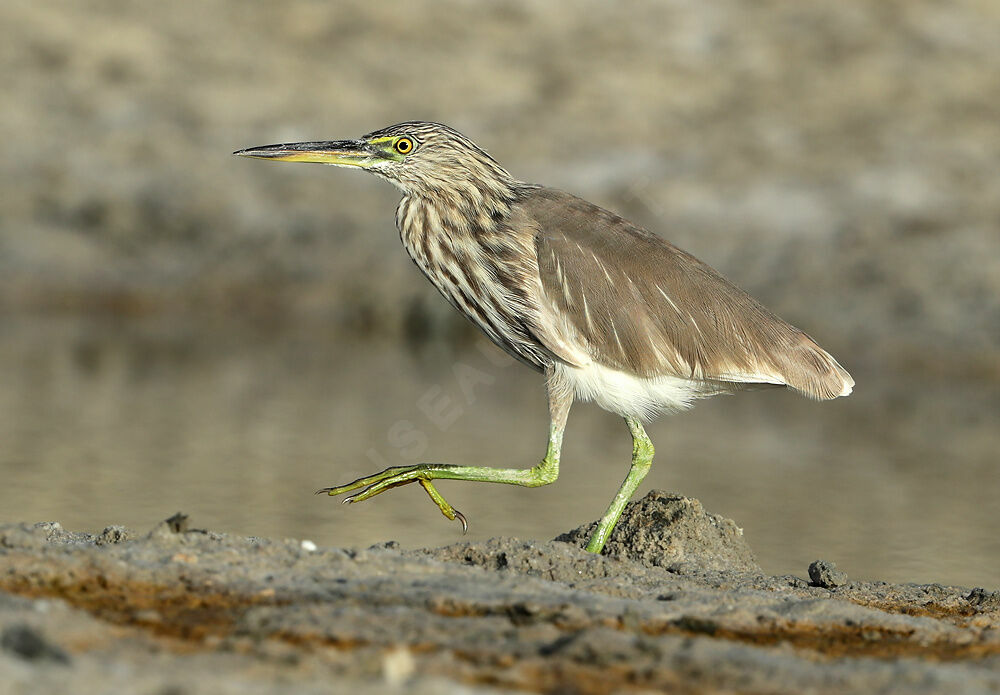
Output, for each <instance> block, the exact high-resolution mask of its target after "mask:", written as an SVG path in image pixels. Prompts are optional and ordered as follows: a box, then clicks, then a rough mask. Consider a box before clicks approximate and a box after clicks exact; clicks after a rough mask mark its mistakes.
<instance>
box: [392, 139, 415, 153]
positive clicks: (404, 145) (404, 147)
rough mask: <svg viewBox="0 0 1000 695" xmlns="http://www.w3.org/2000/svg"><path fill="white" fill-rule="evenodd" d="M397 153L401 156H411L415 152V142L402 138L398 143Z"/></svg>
mask: <svg viewBox="0 0 1000 695" xmlns="http://www.w3.org/2000/svg"><path fill="white" fill-rule="evenodd" d="M395 147H396V151H397V152H399V153H400V154H409V153H410V152H412V151H413V140H410V138H400V139H399V140H397V141H396V145H395Z"/></svg>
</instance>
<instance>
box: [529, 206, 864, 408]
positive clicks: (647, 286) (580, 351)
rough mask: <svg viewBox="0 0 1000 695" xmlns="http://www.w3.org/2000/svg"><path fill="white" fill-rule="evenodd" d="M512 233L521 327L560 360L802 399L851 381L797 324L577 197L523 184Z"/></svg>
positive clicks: (835, 391) (844, 390)
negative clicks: (528, 294)
mask: <svg viewBox="0 0 1000 695" xmlns="http://www.w3.org/2000/svg"><path fill="white" fill-rule="evenodd" d="M512 226H514V227H515V228H519V229H521V230H530V231H531V233H533V234H534V235H535V248H536V252H537V260H538V272H539V279H540V286H539V288H538V290H537V291H538V292H539V296H538V297H537V300H538V305H539V306H540V307H541V309H540V312H539V314H538V316H537V317H535V319H534V324H535V325H533V326H532V330H533V332H534V333H535V335H536V336H537V337H538V338H539V339H540V340H541V342H542V343H543V344H544V345H545V346H546V347H547V348H548V349H549V350H551V351H552V352H553V353H555V354H556V355H557V356H559V358H560V359H563V360H564V361H566V362H568V363H570V364H575V365H577V366H579V365H580V364H585V363H588V362H596V363H598V364H600V365H602V366H606V367H611V368H613V369H618V370H621V371H625V372H628V373H631V374H634V375H637V376H643V377H649V378H655V377H657V376H664V375H669V376H676V377H682V378H688V379H694V380H704V381H718V382H726V383H730V384H777V385H787V386H789V387H791V388H793V389H796V390H798V391H801V392H802V393H804V394H805V395H808V396H811V397H813V398H820V399H825V398H835V397H837V396H841V395H846V394H848V393H850V390H851V387H852V386H853V384H854V380H853V379H852V378H851V376H850V375H849V374H848V373H847V372H846V371H845V370H844V369H843V367H841V366H840V365H839V364H838V363H837V361H836V360H835V359H834V358H833V357H832V356H830V355H829V354H828V353H827V352H826V351H824V350H823V349H822V348H820V347H819V345H817V344H816V342H815V341H813V340H812V338H810V337H809V336H808V335H806V334H805V333H803V332H802V331H800V330H799V329H798V328H795V327H794V326H791V325H790V324H788V323H786V322H785V321H783V320H781V319H780V318H778V317H777V316H775V315H774V314H773V313H771V312H770V311H768V310H767V309H765V308H764V307H763V306H761V305H760V304H759V303H758V302H757V301H756V300H754V299H753V298H752V297H750V296H749V295H748V294H747V293H746V292H744V291H743V290H741V289H739V288H738V287H736V286H735V285H733V284H731V283H730V282H729V281H727V280H726V279H725V278H723V277H722V276H721V275H720V274H719V273H717V272H716V271H715V270H713V269H712V268H711V267H709V266H708V265H706V264H705V263H702V262H701V261H699V260H698V259H696V258H695V257H694V256H691V255H690V254H688V253H686V252H684V251H682V250H680V249H678V248H677V247H675V246H673V245H671V244H669V243H667V242H666V241H664V240H663V239H661V238H660V237H658V236H655V235H653V234H650V233H649V232H647V231H645V230H643V229H640V228H638V227H636V226H635V225H632V224H631V223H629V222H627V221H626V220H624V219H622V218H621V217H619V216H617V215H615V214H613V213H611V212H608V211H607V210H604V209H602V208H600V207H598V206H596V205H593V204H591V203H588V202H587V201H584V200H581V199H580V198H576V197H574V196H571V195H569V194H567V193H563V192H561V191H555V190H552V189H547V188H536V189H531V190H530V191H529V192H528V193H527V194H526V195H525V197H524V198H523V200H521V201H520V202H519V203H517V204H516V205H515V209H514V210H513V219H512Z"/></svg>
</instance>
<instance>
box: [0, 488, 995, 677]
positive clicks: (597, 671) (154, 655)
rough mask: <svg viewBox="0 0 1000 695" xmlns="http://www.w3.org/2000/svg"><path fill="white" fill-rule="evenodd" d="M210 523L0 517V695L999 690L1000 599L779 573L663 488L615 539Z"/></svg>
mask: <svg viewBox="0 0 1000 695" xmlns="http://www.w3.org/2000/svg"><path fill="white" fill-rule="evenodd" d="M196 525H197V524H196V523H194V522H189V521H188V520H187V519H186V518H185V517H184V516H183V515H177V516H175V517H172V518H171V519H169V520H167V521H164V522H163V523H161V524H159V525H158V526H156V527H155V528H154V529H153V530H152V531H151V532H148V533H136V532H134V531H130V530H127V529H124V528H120V527H111V528H108V529H105V531H104V532H103V533H100V534H97V535H91V534H81V533H72V532H69V531H66V530H65V529H63V528H62V527H61V526H60V525H59V524H56V523H42V524H35V525H34V526H31V525H23V524H22V525H17V524H7V525H4V526H2V527H0V589H2V591H3V593H0V633H2V638H0V639H2V648H0V691H2V692H4V693H7V692H10V693H28V692H30V693H62V692H67V691H68V690H72V691H73V692H79V693H89V692H95V693H96V692H123V691H126V690H127V691H128V692H136V693H173V694H178V693H229V692H232V693H237V692H239V693H266V692H288V691H289V689H294V690H295V692H303V693H311V692H347V691H351V692H358V693H375V692H408V693H440V692H442V691H445V690H446V691H447V692H453V693H463V692H467V693H494V692H508V691H528V692H547V693H608V692H623V693H625V692H664V691H666V692H675V691H676V692H699V693H736V692H739V693H764V692H767V693H801V692H810V693H844V692H856V693H866V694H870V693H907V694H910V695H913V694H920V693H940V692H945V691H947V692H949V693H980V692H982V693H986V692H996V691H997V690H998V689H1000V629H998V628H1000V593H998V592H996V591H988V590H986V589H983V588H962V587H954V586H941V585H936V584H931V585H891V584H886V583H882V582H875V583H868V582H855V581H851V580H850V579H849V578H848V577H846V576H844V574H843V573H841V572H838V571H837V570H836V568H834V567H832V566H831V564H830V563H826V562H823V561H817V562H815V563H813V565H812V566H810V567H809V568H808V572H806V568H803V576H802V577H796V576H779V577H772V576H766V575H764V574H763V573H762V572H761V571H760V570H759V568H758V567H757V566H756V564H755V563H754V560H753V554H752V552H751V551H750V549H749V548H748V547H747V546H746V544H745V542H744V541H743V539H742V533H741V531H740V529H739V528H737V527H736V525H735V524H734V523H733V522H731V521H729V520H726V519H722V518H720V517H717V516H713V515H710V514H708V513H706V512H705V511H704V509H703V508H702V506H701V504H700V503H699V502H698V501H697V500H693V499H689V498H684V497H678V496H674V495H670V494H667V493H662V492H656V491H654V492H652V493H650V494H649V495H647V496H646V497H645V498H643V499H641V500H639V501H637V502H634V503H632V505H630V507H629V509H628V510H626V513H625V515H624V516H623V518H622V522H621V523H620V525H619V528H618V529H617V530H616V532H615V534H614V536H613V537H612V540H611V541H610V542H609V544H608V547H607V549H606V551H605V554H604V555H602V556H593V555H590V554H588V553H585V552H584V551H582V550H581V548H580V547H579V540H580V539H581V538H583V537H584V535H585V530H584V529H577V530H576V531H574V532H571V533H569V534H567V535H566V536H564V537H561V538H560V539H556V540H553V541H548V542H529V541H522V540H517V539H512V538H497V539H493V540H490V541H487V542H483V543H472V544H469V543H464V544H456V545H452V546H447V547H443V548H437V549H424V550H415V551H402V550H400V549H398V548H397V547H396V546H395V544H393V543H391V542H390V543H386V544H384V545H380V546H374V547H371V548H367V549H342V548H317V547H315V545H314V544H312V543H311V542H310V541H307V540H302V541H300V540H280V541H279V540H268V539H262V538H241V537H236V536H230V535H225V534H219V533H214V532H212V531H208V530H203V529H198V528H195V526H196ZM806 574H808V576H809V579H806V578H805V575H806Z"/></svg>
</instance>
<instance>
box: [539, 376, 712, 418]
mask: <svg viewBox="0 0 1000 695" xmlns="http://www.w3.org/2000/svg"><path fill="white" fill-rule="evenodd" d="M553 379H554V380H556V381H557V382H558V383H559V384H560V385H561V386H563V387H564V388H568V389H571V390H572V391H573V393H574V395H575V396H576V397H577V398H579V399H580V400H584V401H594V402H595V403H597V405H599V406H601V407H602V408H604V409H605V410H607V411H610V412H612V413H617V414H619V415H622V416H624V415H631V416H633V417H637V418H641V419H644V420H648V419H651V418H653V417H655V416H657V415H659V414H661V413H666V414H670V413H677V412H680V411H682V410H687V409H688V408H690V407H691V406H693V405H694V401H696V400H698V399H699V398H707V397H708V396H715V395H718V394H722V393H730V392H731V389H728V388H726V386H725V385H724V384H721V383H713V382H705V381H698V380H695V379H684V378H682V377H676V376H658V377H653V378H644V377H638V376H633V375H632V374H627V373H626V372H622V371H618V370H617V369H611V368H609V367H603V366H601V365H599V364H595V363H593V362H591V363H590V364H587V365H584V366H581V367H573V366H570V365H567V364H564V363H557V364H556V365H555V366H554V373H553Z"/></svg>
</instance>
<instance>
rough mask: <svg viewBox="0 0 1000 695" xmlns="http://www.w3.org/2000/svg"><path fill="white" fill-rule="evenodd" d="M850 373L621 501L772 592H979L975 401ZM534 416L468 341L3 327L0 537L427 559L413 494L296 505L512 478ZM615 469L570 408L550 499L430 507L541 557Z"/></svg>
mask: <svg viewBox="0 0 1000 695" xmlns="http://www.w3.org/2000/svg"><path fill="white" fill-rule="evenodd" d="M838 357H843V358H844V359H843V361H844V363H845V364H846V365H848V366H849V367H850V366H852V361H851V359H850V355H842V356H838ZM852 371H854V375H855V377H856V379H857V381H858V388H857V390H856V392H855V395H853V396H852V397H851V398H848V399H840V400H838V401H834V402H830V403H823V404H818V403H811V402H808V401H805V400H803V399H801V398H798V397H796V396H794V395H793V394H789V393H785V392H780V391H774V392H757V393H751V394H743V395H740V396H737V397H733V398H717V399H713V400H711V401H708V402H704V403H702V404H700V405H699V407H697V408H696V409H695V410H694V411H692V412H691V413H687V414H684V415H682V416H678V417H674V418H665V419H661V420H659V421H657V422H656V423H654V424H652V425H651V426H650V427H649V433H650V436H651V437H652V438H653V441H654V443H655V444H656V446H657V458H656V461H655V462H654V466H653V470H652V472H651V473H650V475H649V477H648V478H647V480H646V483H645V485H644V486H643V487H642V488H641V489H640V494H641V493H644V492H645V490H647V489H649V488H650V487H657V488H663V489H668V490H673V491H679V492H683V493H684V494H687V495H690V496H693V497H698V498H700V499H701V500H702V501H703V502H704V504H705V507H706V508H707V509H709V510H710V511H712V512H714V513H718V514H722V515H724V516H728V517H731V518H733V519H735V520H736V521H737V523H738V524H739V525H740V526H742V527H743V528H744V530H745V533H746V534H747V536H748V538H749V541H750V543H751V546H752V547H753V548H754V549H755V551H756V552H757V554H758V559H759V560H760V562H761V564H762V565H763V566H764V568H765V569H766V570H768V571H770V572H773V573H783V572H794V573H796V574H798V575H800V576H804V575H805V570H806V566H807V564H808V563H809V562H810V561H812V560H814V559H817V558H824V559H828V560H833V561H835V562H836V563H838V565H839V567H840V568H841V569H844V570H845V571H847V572H848V573H849V574H850V575H851V576H853V577H856V578H876V579H884V580H889V581H921V582H927V581H938V582H943V583H959V584H965V585H983V586H987V587H991V588H998V587H1000V515H998V513H997V511H998V500H1000V465H998V463H997V451H998V445H1000V435H998V434H997V431H998V428H997V422H996V413H997V412H1000V394H998V389H997V385H996V384H987V385H982V384H976V383H971V382H970V383H955V382H954V381H947V382H944V381H942V382H941V383H933V382H928V381H926V380H922V381H918V380H916V379H914V378H911V377H909V376H907V375H906V374H902V373H893V372H891V371H889V370H888V368H886V367H883V368H882V369H881V370H879V371H876V370H871V373H865V372H864V371H858V370H857V369H853V370H852ZM546 417H547V416H546V409H545V399H544V392H543V387H542V381H541V378H540V377H538V376H537V375H536V374H534V373H532V372H530V371H529V370H527V369H525V368H524V367H522V366H520V365H516V364H510V363H508V362H507V361H505V360H504V359H501V357H500V353H499V351H497V350H496V349H495V348H492V347H491V346H489V345H487V344H483V345H480V344H474V345H472V346H470V347H469V348H468V349H464V350H462V351H461V352H457V353H456V352H454V351H452V350H450V349H448V348H446V347H444V346H441V345H437V344H431V345H429V346H423V347H420V348H417V347H414V346H402V345H400V344H399V343H398V342H396V341H392V340H386V339H383V340H370V341H363V342H359V341H356V340H354V341H349V340H344V339H343V337H341V336H337V335H335V334H333V333H331V332H330V331H328V330H327V331H324V330H322V329H318V328H317V327H316V326H308V325H296V326H282V327H276V326H263V327H248V326H246V325H239V326H227V325H218V324H211V325H210V322H208V321H206V322H205V323H198V322H188V323H169V322H162V321H161V322H154V323H139V322H125V321H80V320H68V319H51V318H50V319H38V318H31V319H29V318H12V317H9V316H8V317H3V318H2V322H0V477H2V479H3V481H4V484H3V485H2V486H0V519H2V520H3V521H26V522H35V521H43V520H46V521H49V520H51V521H59V522H61V523H62V524H63V525H64V526H66V527H68V528H71V529H75V530H91V531H93V530H100V529H101V528H103V527H104V526H107V525H110V524H124V525H126V526H129V527H132V528H135V529H138V530H145V529H148V528H149V527H151V526H152V525H153V524H154V523H156V522H157V521H159V520H160V519H163V518H165V517H166V516H169V515H170V514H172V513H173V512H175V511H178V510H182V511H184V512H186V513H188V514H190V515H191V516H192V521H193V523H194V525H195V526H198V527H206V528H211V529H215V530H222V531H229V532H233V533H238V534H243V535H261V536H270V537H282V536H292V537H302V538H311V539H313V540H314V541H316V542H317V543H320V544H329V545H366V544H371V543H376V542H379V541H383V540H388V539H396V540H399V541H400V542H401V543H403V544H404V545H406V546H417V545H441V544H447V543H452V542H455V541H459V540H461V538H462V536H461V530H460V527H459V525H458V524H457V523H450V522H448V521H447V520H445V519H444V518H443V517H442V516H441V515H440V514H439V513H438V512H437V510H436V509H435V508H434V507H433V506H432V505H431V503H430V502H429V501H428V500H427V499H426V498H425V496H424V494H423V492H422V491H421V490H420V489H419V488H416V487H413V488H403V489H401V490H396V491H393V492H391V493H390V494H387V495H383V496H381V497H379V498H376V499H374V500H371V501H369V502H366V503H364V504H360V505H353V506H351V507H346V506H343V505H340V504H338V502H337V500H335V499H331V498H328V497H325V496H314V495H313V494H312V492H313V491H314V490H315V489H317V488H319V487H322V486H326V485H331V484H335V483H342V482H346V481H348V480H351V479H353V478H355V477H358V476H361V475H364V474H367V473H370V472H374V471H376V470H378V469H380V468H381V467H383V466H385V465H390V464H396V463H405V462H408V461H418V460H431V461H444V462H462V463H480V464H487V465H498V466H528V465H532V464H533V463H535V462H536V461H537V459H538V457H540V456H541V455H542V453H543V452H544V444H545V436H546V432H547V419H546ZM629 452H630V440H629V437H628V432H627V430H626V429H625V427H624V425H623V424H622V423H621V422H620V420H619V419H618V418H616V417H614V416H612V415H609V414H607V413H604V412H603V411H600V410H599V409H597V408H595V407H593V406H591V405H582V404H578V405H577V406H575V407H574V410H573V412H572V413H571V414H570V421H569V426H568V429H567V433H566V444H565V448H564V452H563V470H562V474H561V476H560V478H559V480H558V481H557V482H556V483H555V484H554V485H550V486H547V487H543V488H539V489H534V490H527V489H521V488H512V487H506V486H491V485H485V484H472V483H448V482H444V483H441V485H440V489H441V491H442V492H443V493H444V494H445V496H446V497H447V498H448V499H449V500H450V501H451V502H452V503H453V504H454V505H455V506H456V507H457V508H459V509H461V510H462V511H463V512H464V513H465V514H466V515H467V516H468V517H469V519H470V523H471V528H470V532H469V536H468V537H469V538H472V539H481V538H486V537H489V536H494V535H514V536H521V537H525V538H536V539H547V538H551V537H553V536H555V535H556V534H558V533H560V532H562V531H565V530H568V529H570V528H573V527H574V526H577V525H579V524H581V523H584V522H586V521H589V520H592V519H595V518H597V517H599V516H600V514H601V513H602V512H603V510H604V508H605V506H606V505H607V503H608V502H609V501H610V499H611V497H612V495H613V493H614V491H615V489H616V487H617V485H618V484H619V483H620V481H621V479H622V477H623V476H624V475H625V473H626V469H627V465H628V456H629Z"/></svg>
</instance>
